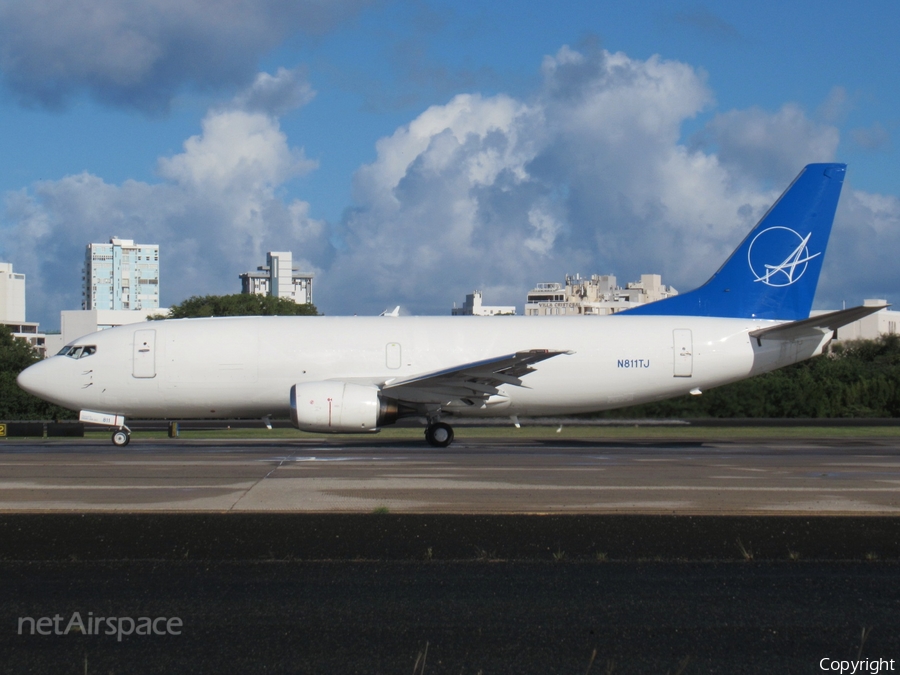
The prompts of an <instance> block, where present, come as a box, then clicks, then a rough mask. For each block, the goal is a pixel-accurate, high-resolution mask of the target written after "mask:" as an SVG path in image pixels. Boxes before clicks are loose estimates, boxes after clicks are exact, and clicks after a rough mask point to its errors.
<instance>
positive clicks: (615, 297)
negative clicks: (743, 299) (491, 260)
mask: <svg viewBox="0 0 900 675" xmlns="http://www.w3.org/2000/svg"><path fill="white" fill-rule="evenodd" d="M673 295H678V291H676V290H675V289H674V288H672V287H671V286H664V285H663V283H662V277H661V276H660V275H659V274H642V275H641V280H640V281H633V282H631V283H629V284H627V285H626V287H625V288H621V287H620V286H618V285H616V278H615V277H614V276H612V275H609V274H605V275H603V276H600V275H597V274H594V275H593V276H591V278H590V279H583V278H582V277H581V275H578V274H576V275H574V276H572V275H568V274H567V275H566V283H565V286H563V285H562V284H560V283H557V282H550V283H542V284H538V285H537V286H536V287H535V288H534V289H532V290H531V291H529V293H528V295H527V297H526V301H525V316H566V315H569V316H601V315H605V314H615V313H616V312H621V311H622V310H625V309H628V308H629V307H635V306H637V305H642V304H645V303H648V302H655V301H657V300H662V299H663V298H668V297H670V296H673Z"/></svg>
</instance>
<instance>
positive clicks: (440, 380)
mask: <svg viewBox="0 0 900 675" xmlns="http://www.w3.org/2000/svg"><path fill="white" fill-rule="evenodd" d="M572 353H573V352H570V351H558V350H551V349H531V350H529V351H524V352H516V353H515V354H506V355H504V356H498V357H495V358H492V359H486V360H484V361H474V362H472V363H465V364H461V365H459V366H455V367H453V368H447V369H445V370H438V371H435V372H431V373H425V374H422V375H416V376H414V377H410V378H405V379H402V380H388V381H387V382H386V383H385V384H384V387H383V388H382V390H383V391H384V392H385V393H388V392H389V393H390V396H392V397H394V398H397V399H399V400H402V401H409V402H415V403H443V402H446V401H448V400H452V399H469V400H472V401H484V400H486V399H488V398H489V397H491V396H494V395H496V394H497V393H498V391H499V389H498V388H499V387H500V386H501V385H504V384H510V385H513V386H516V387H522V386H524V384H523V383H522V379H521V378H522V377H524V376H525V375H527V374H528V373H531V372H534V370H535V369H534V368H533V367H532V366H533V365H534V364H536V363H539V362H541V361H544V360H545V359H549V358H553V357H554V356H558V355H560V354H572Z"/></svg>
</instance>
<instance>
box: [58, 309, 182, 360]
mask: <svg viewBox="0 0 900 675" xmlns="http://www.w3.org/2000/svg"><path fill="white" fill-rule="evenodd" d="M168 314H169V310H168V309H159V308H156V309H151V310H143V309H73V310H64V311H62V312H60V313H59V326H60V332H59V334H57V335H53V334H51V335H48V336H47V342H46V344H47V356H53V355H54V354H56V353H57V352H59V350H60V349H62V348H63V347H65V346H66V345H67V344H69V343H70V342H72V341H73V340H76V339H77V338H80V337H82V336H84V335H88V334H90V333H96V332H97V331H101V330H106V329H107V328H115V327H116V326H125V325H127V324H131V323H139V322H141V321H147V317H148V316H168Z"/></svg>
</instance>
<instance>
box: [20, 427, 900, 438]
mask: <svg viewBox="0 0 900 675" xmlns="http://www.w3.org/2000/svg"><path fill="white" fill-rule="evenodd" d="M556 429H557V428H556V427H553V426H548V427H537V426H534V427H528V426H523V427H522V428H521V429H516V428H515V427H514V426H512V425H511V424H510V425H509V426H508V427H506V426H504V427H470V426H456V427H454V432H455V435H456V440H457V441H461V440H468V439H493V438H496V439H511V440H536V441H540V440H553V441H560V440H565V439H569V440H597V441H605V440H635V441H639V440H659V439H666V440H673V441H678V440H685V441H689V440H690V441H712V440H742V439H746V440H763V439H774V440H785V439H801V438H809V439H841V438H862V437H868V438H872V437H875V438H897V437H900V426H897V427H893V426H890V427H815V426H804V427H766V426H760V427H690V426H665V427H656V426H646V427H642V426H632V427H610V426H596V427H595V426H577V427H576V426H569V427H564V428H563V430H562V431H561V432H557V430H556ZM100 436H102V437H104V438H105V437H107V436H109V432H107V431H92V430H87V431H86V432H85V437H86V438H92V439H93V438H97V437H100ZM366 436H368V437H370V438H372V439H378V440H379V441H383V440H397V441H406V440H409V441H422V440H424V431H423V429H422V428H419V427H399V428H390V427H388V428H386V429H383V430H381V431H380V432H378V433H376V434H310V433H306V432H303V431H298V430H296V429H271V430H269V429H265V428H262V427H261V428H258V429H217V430H210V431H192V430H184V431H182V432H181V433H180V436H179V438H180V439H182V440H228V439H234V440H251V439H252V440H275V439H296V440H313V439H316V438H330V439H362V438H365V437H366ZM167 438H168V434H167V432H166V431H135V432H133V433H132V440H136V439H150V440H159V439H167ZM16 440H22V439H16ZM172 440H178V439H172Z"/></svg>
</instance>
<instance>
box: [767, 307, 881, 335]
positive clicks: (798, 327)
mask: <svg viewBox="0 0 900 675" xmlns="http://www.w3.org/2000/svg"><path fill="white" fill-rule="evenodd" d="M885 307H889V305H879V306H877V307H851V308H850V309H842V310H839V311H837V312H828V313H827V314H820V315H819V316H811V317H810V318H808V319H803V320H802V321H791V322H789V323H782V324H779V325H777V326H771V327H769V328H760V329H759V330H754V331H750V337H754V338H756V341H757V342H758V343H760V340H799V339H802V338H805V337H819V336H822V335H824V334H825V333H830V332H831V331H835V330H837V329H838V328H840V327H841V326H846V325H847V324H848V323H853V322H854V321H858V320H859V319H862V318H863V317H866V316H869V315H870V314H874V313H875V312H878V311H881V310H882V309H884V308H885ZM760 344H761V343H760Z"/></svg>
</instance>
